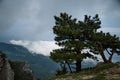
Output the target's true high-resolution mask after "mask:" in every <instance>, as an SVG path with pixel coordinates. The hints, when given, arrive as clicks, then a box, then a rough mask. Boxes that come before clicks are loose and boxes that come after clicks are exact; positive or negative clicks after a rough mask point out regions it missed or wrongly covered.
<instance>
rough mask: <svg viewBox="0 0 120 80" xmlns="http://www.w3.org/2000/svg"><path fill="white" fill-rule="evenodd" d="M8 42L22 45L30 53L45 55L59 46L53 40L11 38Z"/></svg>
mask: <svg viewBox="0 0 120 80" xmlns="http://www.w3.org/2000/svg"><path fill="white" fill-rule="evenodd" d="M10 43H12V44H15V45H21V46H24V47H25V48H27V49H28V50H29V51H31V52H32V53H37V54H43V55H45V56H49V55H50V52H51V51H52V50H54V49H58V48H59V47H58V46H57V45H56V44H55V42H54V41H23V40H18V41H17V40H11V41H10Z"/></svg>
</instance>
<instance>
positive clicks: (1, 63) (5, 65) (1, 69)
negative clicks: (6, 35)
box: [0, 53, 14, 80]
mask: <svg viewBox="0 0 120 80" xmlns="http://www.w3.org/2000/svg"><path fill="white" fill-rule="evenodd" d="M0 80H14V72H13V70H12V69H11V66H10V63H9V62H8V60H6V59H5V57H4V54H2V53H0Z"/></svg>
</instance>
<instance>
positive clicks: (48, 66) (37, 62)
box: [0, 43, 58, 78]
mask: <svg viewBox="0 0 120 80" xmlns="http://www.w3.org/2000/svg"><path fill="white" fill-rule="evenodd" d="M0 51H2V52H4V53H5V54H6V55H7V58H8V59H10V60H17V61H27V62H28V63H29V64H30V65H31V68H32V70H33V72H34V74H35V76H36V77H37V78H44V77H45V78H46V77H49V76H52V75H53V74H54V71H55V70H56V69H57V67H58V65H57V64H56V63H54V62H53V61H52V60H51V59H50V58H49V57H47V56H43V55H41V54H32V53H31V52H29V51H28V50H27V49H26V48H24V47H22V46H18V45H13V44H7V43H0Z"/></svg>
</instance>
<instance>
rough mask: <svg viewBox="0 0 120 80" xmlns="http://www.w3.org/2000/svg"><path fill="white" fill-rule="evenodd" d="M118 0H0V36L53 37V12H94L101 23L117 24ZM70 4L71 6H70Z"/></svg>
mask: <svg viewBox="0 0 120 80" xmlns="http://www.w3.org/2000/svg"><path fill="white" fill-rule="evenodd" d="M118 2H119V1H118V0H75V1H73V0H69V1H67V0H44V1H43V0H0V40H1V41H9V40H12V39H13V40H33V41H38V40H53V39H54V34H53V31H52V27H53V26H54V18H53V16H54V15H59V13H60V12H67V13H69V14H71V15H72V16H73V17H75V18H77V19H78V20H83V17H84V15H85V14H88V15H92V16H94V15H95V14H96V13H98V14H99V15H100V17H101V20H102V24H103V26H105V27H114V26H116V25H117V27H119V26H120V25H119V21H120V14H119V13H120V6H119V4H120V2H119V3H118ZM71 5H72V6H71Z"/></svg>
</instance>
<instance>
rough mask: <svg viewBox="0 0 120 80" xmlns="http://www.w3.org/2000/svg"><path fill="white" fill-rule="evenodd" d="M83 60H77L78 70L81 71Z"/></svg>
mask: <svg viewBox="0 0 120 80" xmlns="http://www.w3.org/2000/svg"><path fill="white" fill-rule="evenodd" d="M81 62H82V61H81V60H79V61H78V60H77V61H76V72H80V71H81Z"/></svg>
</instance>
